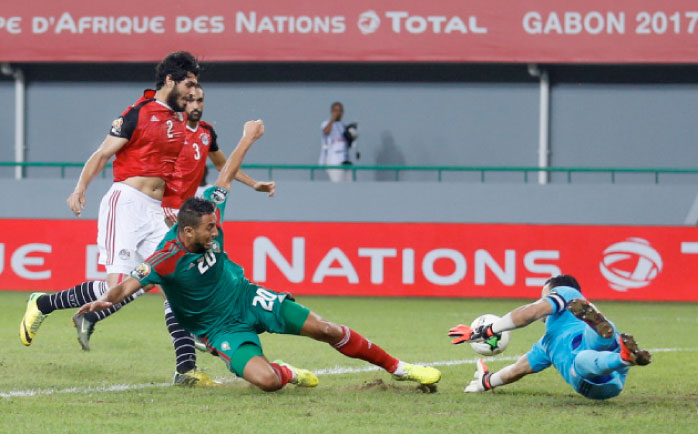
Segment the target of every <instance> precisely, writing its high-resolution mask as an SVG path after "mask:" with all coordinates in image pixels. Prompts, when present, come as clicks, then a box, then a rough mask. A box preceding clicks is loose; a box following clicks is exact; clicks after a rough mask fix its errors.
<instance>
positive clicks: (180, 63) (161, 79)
mask: <svg viewBox="0 0 700 434" xmlns="http://www.w3.org/2000/svg"><path fill="white" fill-rule="evenodd" d="M189 73H192V74H194V76H195V77H198V76H199V63H198V62H197V59H195V57H194V56H193V55H192V54H190V53H188V52H187V51H176V52H174V53H170V54H168V55H167V56H165V59H163V61H162V62H160V63H159V64H158V65H157V66H156V90H158V89H160V88H162V87H163V85H164V84H165V78H166V77H167V76H168V75H169V76H170V77H172V79H173V80H175V81H182V80H184V79H185V78H187V74H189Z"/></svg>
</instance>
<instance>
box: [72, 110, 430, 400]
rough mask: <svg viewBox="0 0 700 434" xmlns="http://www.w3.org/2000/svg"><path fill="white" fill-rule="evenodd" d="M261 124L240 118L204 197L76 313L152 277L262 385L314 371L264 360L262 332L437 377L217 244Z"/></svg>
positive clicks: (101, 305)
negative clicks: (256, 278)
mask: <svg viewBox="0 0 700 434" xmlns="http://www.w3.org/2000/svg"><path fill="white" fill-rule="evenodd" d="M263 132H264V126H263V123H262V121H249V122H246V124H245V126H244V128H243V137H242V138H241V140H240V142H239V143H238V146H237V147H236V149H234V151H233V153H232V154H231V156H230V157H229V159H228V160H227V162H226V165H225V166H224V168H223V170H222V171H221V173H220V175H219V178H218V180H217V181H216V183H215V184H214V187H211V188H209V189H208V190H206V191H205V193H204V196H205V199H198V198H192V199H188V200H187V201H186V202H185V204H184V205H183V206H182V207H181V208H180V212H179V214H178V219H177V224H175V225H174V226H173V227H172V228H171V229H170V231H169V232H168V234H167V235H166V236H165V238H164V239H163V241H161V243H160V245H159V246H158V249H157V251H156V253H154V254H153V255H152V256H151V257H149V258H148V259H147V260H146V261H145V262H144V263H142V264H141V265H140V266H139V267H137V268H136V269H135V270H134V271H132V273H131V278H130V279H127V280H125V281H124V282H122V283H120V284H119V285H117V286H114V287H112V288H111V289H110V290H109V291H108V292H107V293H106V294H105V295H104V296H103V297H102V299H101V300H98V301H95V302H92V303H90V304H86V305H84V306H83V307H82V308H81V309H80V312H79V313H78V315H81V314H83V313H85V312H94V311H98V310H102V309H106V308H109V307H110V306H112V305H113V304H116V303H119V302H120V301H121V300H123V299H124V298H125V297H128V296H129V295H130V294H133V293H134V292H136V291H138V290H139V288H141V287H143V286H146V285H149V284H158V285H160V286H161V288H162V289H163V291H164V292H165V294H166V296H167V297H168V300H169V302H170V307H171V308H172V310H173V313H174V314H175V317H176V318H177V320H178V322H179V323H180V324H181V325H182V326H183V327H184V328H185V329H186V330H188V331H189V332H191V333H193V334H194V335H196V336H199V337H200V338H201V339H202V340H203V341H204V342H205V343H206V344H207V347H208V349H209V350H210V351H211V352H212V353H213V354H216V355H218V356H219V357H221V358H222V359H223V360H224V361H225V362H226V365H227V367H228V368H229V370H230V371H232V372H234V373H235V374H236V375H238V376H240V377H243V378H244V379H246V380H247V381H249V382H250V383H252V384H254V385H256V386H257V387H259V388H260V389H262V390H265V391H274V390H278V389H281V388H282V387H284V385H285V384H287V383H290V382H291V383H293V384H297V385H300V386H306V387H313V386H316V385H317V384H318V378H316V376H315V375H314V374H313V373H311V372H309V371H307V370H304V369H298V368H295V367H293V366H291V365H288V364H286V363H283V362H273V363H270V362H268V361H267V359H266V358H265V357H264V356H263V352H262V346H261V344H260V340H259V338H258V334H260V333H263V332H270V333H282V334H294V335H301V336H308V337H310V338H312V339H316V340H318V341H321V342H326V343H328V344H330V345H331V346H333V347H334V348H335V349H337V350H338V351H339V352H341V353H342V354H344V355H346V356H348V357H353V358H359V359H362V360H365V361H367V362H369V363H372V364H374V365H377V366H380V367H382V368H384V369H385V370H386V371H387V372H389V373H391V374H392V375H393V376H394V378H395V379H397V380H400V381H404V380H409V381H415V382H418V383H420V384H425V385H433V384H435V383H437V382H438V381H440V371H438V370H437V369H435V368H432V367H426V366H419V365H411V364H408V363H405V362H402V361H400V360H399V359H396V358H394V357H392V356H390V355H389V354H388V353H386V352H385V351H384V350H383V349H382V348H381V347H379V346H378V345H376V344H374V343H372V342H370V341H368V340H367V339H365V338H364V337H363V336H361V335H360V334H359V333H357V332H355V331H354V330H352V329H350V328H349V327H347V326H344V325H339V324H335V323H332V322H330V321H327V320H325V319H323V318H321V317H320V316H319V315H317V314H315V313H313V312H311V311H310V310H309V309H307V308H306V307H304V306H302V305H300V304H298V303H296V302H295V301H293V300H292V299H290V297H289V296H288V294H285V293H278V292H274V291H271V290H269V289H265V288H262V287H260V286H257V285H255V284H252V283H250V282H249V281H248V279H246V278H245V275H244V273H243V268H241V267H240V266H239V265H237V264H235V263H234V262H233V261H231V260H230V259H229V257H228V255H227V254H226V252H224V250H223V246H224V235H223V230H222V227H221V223H222V216H223V212H224V208H225V206H226V199H227V195H228V189H229V188H230V185H231V181H232V180H233V179H234V176H235V174H236V172H237V171H238V169H239V168H240V166H241V163H242V161H243V158H244V156H245V154H246V152H247V151H248V149H249V148H250V147H251V145H252V144H253V143H254V142H255V141H256V140H257V139H259V138H260V137H261V136H262V135H263Z"/></svg>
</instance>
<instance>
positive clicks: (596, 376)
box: [448, 275, 651, 399]
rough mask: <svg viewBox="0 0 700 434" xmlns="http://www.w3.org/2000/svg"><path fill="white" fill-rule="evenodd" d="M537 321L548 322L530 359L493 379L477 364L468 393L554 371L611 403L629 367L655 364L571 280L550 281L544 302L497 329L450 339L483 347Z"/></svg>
mask: <svg viewBox="0 0 700 434" xmlns="http://www.w3.org/2000/svg"><path fill="white" fill-rule="evenodd" d="M545 318H546V319H545ZM538 319H545V325H546V326H545V327H546V328H545V334H544V336H542V338H541V339H540V340H539V341H537V342H536V343H535V344H534V345H533V346H532V349H531V350H530V351H529V352H528V353H527V354H525V355H524V356H522V357H521V358H520V359H519V360H518V361H517V362H515V363H513V364H512V365H509V366H506V367H505V368H503V369H501V370H500V371H498V372H494V373H492V372H489V370H488V368H487V367H486V365H485V364H484V362H483V360H479V361H477V363H476V372H475V373H474V380H472V381H471V383H469V384H468V385H467V387H466V389H464V391H465V392H484V391H486V390H490V389H493V388H495V387H498V386H503V385H505V384H510V383H513V382H516V381H518V380H520V379H521V378H523V377H524V376H526V375H528V374H535V373H537V372H540V371H542V370H543V369H546V368H548V367H549V366H551V365H554V367H555V368H556V370H557V371H559V373H560V374H561V376H562V377H563V378H564V380H566V382H567V383H569V384H570V385H571V387H573V388H574V390H575V391H576V392H577V393H579V394H581V395H583V396H585V397H586V398H590V399H608V398H613V397H615V396H617V395H619V394H620V392H622V389H623V387H624V386H625V380H626V379H627V371H628V370H629V368H630V366H632V365H640V366H644V365H648V364H649V363H651V355H650V354H649V352H648V351H644V350H641V349H639V348H638V346H637V343H636V342H635V340H634V338H633V337H632V336H630V335H626V334H619V333H618V332H617V329H616V328H615V324H613V323H612V322H611V321H608V320H607V319H606V318H605V317H604V316H603V314H601V313H600V312H599V311H598V309H597V308H596V307H595V306H594V305H593V304H592V303H590V302H589V301H588V300H586V299H585V298H584V297H583V295H582V294H581V287H580V286H579V284H578V282H577V281H576V279H575V278H574V277H572V276H568V275H561V276H556V277H553V278H551V279H549V280H548V281H547V282H546V283H545V285H544V287H543V288H542V298H541V299H539V300H538V301H536V302H534V303H531V304H527V305H524V306H521V307H519V308H517V309H515V310H513V311H512V312H510V313H508V314H507V315H505V316H504V317H503V318H501V319H499V320H498V321H496V322H494V323H493V324H488V325H485V326H480V327H478V328H476V329H474V330H472V329H471V328H470V327H468V326H465V325H458V326H456V327H454V328H452V329H450V331H449V333H448V334H449V336H452V337H453V338H455V339H454V340H453V341H452V343H453V344H461V343H464V342H475V341H476V342H478V341H483V340H487V339H489V338H491V337H493V336H496V337H498V335H499V333H501V332H504V331H508V330H513V329H516V328H520V327H525V326H527V325H528V324H530V323H532V322H534V321H536V320H538Z"/></svg>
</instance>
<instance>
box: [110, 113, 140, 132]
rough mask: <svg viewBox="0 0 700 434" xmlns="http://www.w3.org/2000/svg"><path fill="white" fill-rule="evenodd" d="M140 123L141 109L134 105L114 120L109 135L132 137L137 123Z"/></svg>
mask: <svg viewBox="0 0 700 434" xmlns="http://www.w3.org/2000/svg"><path fill="white" fill-rule="evenodd" d="M138 123H139V109H138V108H135V107H132V108H130V109H129V110H128V111H127V112H126V113H125V114H123V115H122V116H119V117H118V118H117V119H115V120H114V122H112V128H110V130H109V135H110V136H114V137H119V138H122V139H131V135H132V134H134V130H135V129H136V125H137V124H138Z"/></svg>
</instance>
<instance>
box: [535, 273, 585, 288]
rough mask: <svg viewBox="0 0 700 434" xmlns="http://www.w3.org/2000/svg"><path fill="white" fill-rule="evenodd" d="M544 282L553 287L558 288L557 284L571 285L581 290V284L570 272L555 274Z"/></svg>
mask: <svg viewBox="0 0 700 434" xmlns="http://www.w3.org/2000/svg"><path fill="white" fill-rule="evenodd" d="M544 284H545V286H546V285H549V286H550V287H551V288H556V287H557V286H570V287H572V288H575V289H577V290H578V291H579V292H581V285H579V284H578V281H577V280H576V278H575V277H574V276H570V275H568V274H560V275H558V276H554V277H552V278H550V279H548V280H547V281H546V282H544Z"/></svg>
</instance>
